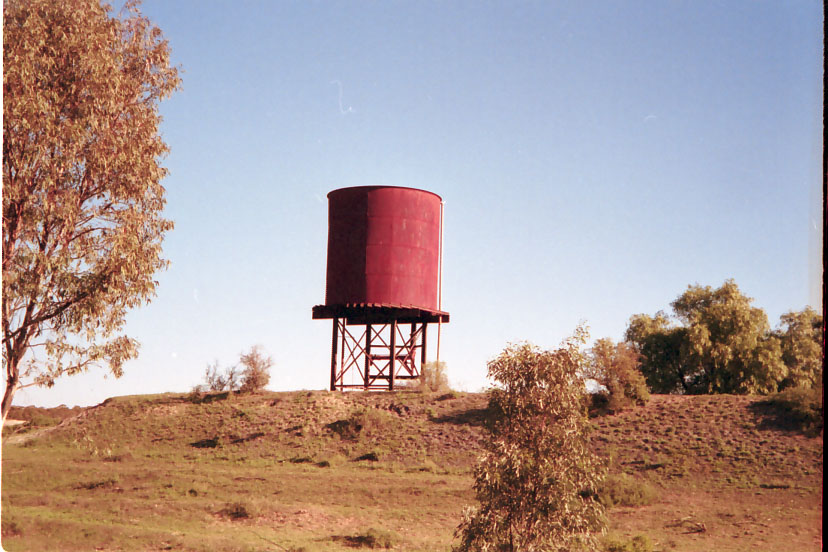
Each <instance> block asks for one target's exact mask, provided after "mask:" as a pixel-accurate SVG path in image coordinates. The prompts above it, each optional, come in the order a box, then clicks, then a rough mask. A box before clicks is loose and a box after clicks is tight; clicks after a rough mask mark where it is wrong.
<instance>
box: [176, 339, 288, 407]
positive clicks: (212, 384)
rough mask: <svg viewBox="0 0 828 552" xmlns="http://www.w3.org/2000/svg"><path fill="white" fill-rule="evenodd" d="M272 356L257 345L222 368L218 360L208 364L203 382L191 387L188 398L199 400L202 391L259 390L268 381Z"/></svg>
mask: <svg viewBox="0 0 828 552" xmlns="http://www.w3.org/2000/svg"><path fill="white" fill-rule="evenodd" d="M272 367H273V358H271V357H270V356H265V354H264V353H263V352H262V348H261V346H259V345H254V346H253V347H251V348H250V352H249V353H242V354H241V356H240V357H239V363H238V364H236V365H234V366H230V367H228V368H225V369H224V370H222V369H221V368H220V367H219V363H218V361H217V360H216V361H214V362H213V364H208V365H207V368H206V370H205V371H204V383H203V384H202V385H196V386H195V387H193V389H192V391H191V392H190V395H189V396H188V400H190V401H191V402H201V399H203V397H202V395H203V393H204V392H220V391H229V392H232V391H241V392H242V393H251V392H254V391H260V390H261V389H264V388H265V386H266V385H267V384H268V383H270V369H271V368H272Z"/></svg>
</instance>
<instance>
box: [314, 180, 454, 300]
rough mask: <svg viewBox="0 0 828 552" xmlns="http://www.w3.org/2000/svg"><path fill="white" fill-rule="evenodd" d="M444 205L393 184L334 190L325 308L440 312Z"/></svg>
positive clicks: (428, 194) (330, 207)
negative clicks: (404, 308) (344, 306)
mask: <svg viewBox="0 0 828 552" xmlns="http://www.w3.org/2000/svg"><path fill="white" fill-rule="evenodd" d="M441 202H442V200H441V198H440V196H438V195H437V194H434V193H431V192H427V191H425V190H417V189H414V188H401V187H392V186H359V187H354V188H341V189H339V190H334V191H332V192H330V193H329V194H328V267H327V281H326V288H325V304H326V305H328V306H335V305H360V304H365V305H375V306H391V307H415V308H419V309H424V310H430V311H437V310H439V297H438V293H439V271H440V253H441V251H440V239H441V233H440V222H441V221H440V205H441Z"/></svg>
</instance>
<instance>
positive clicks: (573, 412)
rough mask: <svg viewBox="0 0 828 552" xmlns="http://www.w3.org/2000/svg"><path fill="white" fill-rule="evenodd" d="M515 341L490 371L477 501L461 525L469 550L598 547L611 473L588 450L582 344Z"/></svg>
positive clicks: (577, 339) (579, 339)
mask: <svg viewBox="0 0 828 552" xmlns="http://www.w3.org/2000/svg"><path fill="white" fill-rule="evenodd" d="M585 339H586V332H585V331H583V330H581V329H580V328H579V329H578V331H577V332H576V333H575V335H574V336H573V337H572V338H570V339H569V340H567V341H565V342H564V343H563V344H562V345H561V347H560V348H558V349H557V350H554V351H545V350H541V349H539V348H538V347H536V346H533V345H530V344H527V343H524V344H519V345H510V346H509V347H507V348H506V349H505V350H504V351H503V352H502V353H501V354H500V355H499V356H498V357H497V358H495V359H494V360H492V361H491V362H490V363H489V365H488V375H489V378H490V379H492V380H494V382H495V385H494V387H493V389H492V390H491V391H490V392H489V409H490V412H491V413H492V418H491V420H490V422H489V423H488V430H489V435H488V439H487V440H486V442H485V454H484V456H483V457H482V458H481V460H480V462H479V464H478V466H477V468H476V470H475V483H474V490H475V494H476V496H477V499H478V501H479V502H480V505H479V506H478V507H476V508H468V509H467V510H466V511H465V512H464V518H463V521H462V523H461V524H460V526H459V527H458V529H457V536H458V537H459V538H460V544H459V546H458V547H457V550H463V551H471V550H475V551H509V552H517V551H526V552H529V551H541V550H544V551H546V550H553V551H554V550H567V551H569V550H581V549H585V550H593V549H595V546H596V534H597V533H600V532H602V531H603V530H604V528H605V517H604V512H603V507H602V506H601V504H600V503H599V502H598V500H597V490H598V487H599V486H600V483H601V481H602V479H603V473H604V468H603V466H602V463H601V461H600V460H599V458H597V457H596V455H595V453H594V451H593V449H592V448H591V447H590V443H589V438H588V431H589V422H588V419H587V416H586V409H585V404H586V400H585V387H584V383H583V379H582V378H581V374H582V372H583V369H584V364H585V358H584V355H583V353H582V352H581V351H580V346H581V345H582V344H583V343H584V341H585Z"/></svg>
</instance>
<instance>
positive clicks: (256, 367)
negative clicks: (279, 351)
mask: <svg viewBox="0 0 828 552" xmlns="http://www.w3.org/2000/svg"><path fill="white" fill-rule="evenodd" d="M239 364H241V365H242V367H243V368H242V371H241V385H240V387H239V390H240V391H241V392H242V393H252V392H254V391H261V390H262V389H264V388H265V387H266V386H267V384H268V383H270V369H271V368H272V367H273V358H272V357H270V356H265V354H264V352H263V351H262V347H261V346H259V345H254V346H253V347H251V348H250V352H248V353H243V354H242V355H241V357H240V358H239Z"/></svg>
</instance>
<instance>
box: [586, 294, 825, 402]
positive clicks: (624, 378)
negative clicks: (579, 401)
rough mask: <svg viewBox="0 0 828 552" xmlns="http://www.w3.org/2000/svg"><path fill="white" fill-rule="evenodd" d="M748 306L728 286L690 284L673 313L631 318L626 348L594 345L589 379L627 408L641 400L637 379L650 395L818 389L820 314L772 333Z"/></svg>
mask: <svg viewBox="0 0 828 552" xmlns="http://www.w3.org/2000/svg"><path fill="white" fill-rule="evenodd" d="M752 301H753V300H752V299H751V298H749V297H746V296H745V295H744V294H742V292H741V291H740V290H739V287H738V286H737V285H736V283H735V282H734V281H733V280H726V281H725V282H724V284H723V285H722V286H721V287H719V288H716V289H714V288H712V287H710V286H700V285H692V286H688V288H687V290H686V291H685V292H684V293H682V294H681V295H680V296H679V297H678V298H677V299H676V300H675V301H673V302H672V303H671V307H672V313H671V314H668V313H665V312H663V311H660V312H658V313H656V314H655V316H650V315H647V314H636V315H634V316H633V317H632V318H631V319H630V323H629V326H628V327H627V330H626V334H625V342H624V343H619V344H613V343H612V342H611V341H610V340H599V341H598V342H596V344H595V346H594V347H593V349H592V351H591V355H590V364H589V367H590V371H589V372H588V373H587V376H588V377H591V378H593V379H594V380H595V381H597V382H598V383H599V384H600V385H601V386H603V388H604V389H607V394H608V395H610V397H621V398H623V399H626V400H627V401H628V402H629V401H637V402H640V401H641V400H642V399H643V400H646V397H643V394H642V391H641V385H640V379H641V378H642V376H643V380H644V381H646V386H647V387H649V390H650V391H651V392H653V393H677V394H694V395H695V394H707V393H729V394H760V395H767V394H771V393H775V392H778V391H782V390H785V389H789V388H806V389H813V388H816V387H820V386H821V385H822V367H823V347H822V342H823V319H822V316H820V315H819V314H818V313H817V312H816V311H814V310H813V309H811V308H810V307H807V308H805V309H804V310H802V311H799V312H788V313H787V314H784V315H783V316H782V317H781V320H780V323H779V326H778V327H777V328H775V329H771V327H770V324H769V323H768V317H767V315H766V314H765V311H764V310H762V309H760V308H757V307H754V306H752V304H751V303H752ZM636 365H637V367H636ZM639 370H640V372H639ZM639 374H640V375H639Z"/></svg>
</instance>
